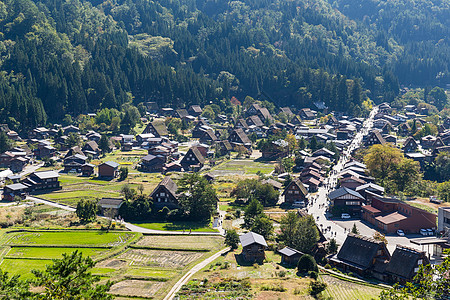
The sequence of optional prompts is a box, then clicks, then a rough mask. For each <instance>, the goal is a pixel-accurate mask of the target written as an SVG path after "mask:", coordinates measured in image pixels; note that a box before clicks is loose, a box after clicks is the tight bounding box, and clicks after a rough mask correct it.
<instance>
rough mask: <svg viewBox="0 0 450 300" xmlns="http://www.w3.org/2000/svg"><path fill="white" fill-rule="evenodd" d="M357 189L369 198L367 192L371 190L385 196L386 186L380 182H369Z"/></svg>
mask: <svg viewBox="0 0 450 300" xmlns="http://www.w3.org/2000/svg"><path fill="white" fill-rule="evenodd" d="M355 191H357V192H358V193H360V194H361V196H363V197H364V198H367V192H371V193H373V194H377V195H380V196H383V194H384V187H382V186H379V185H378V184H375V183H372V182H370V183H367V184H364V185H360V186H358V187H356V189H355Z"/></svg>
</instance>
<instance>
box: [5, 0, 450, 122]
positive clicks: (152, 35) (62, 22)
mask: <svg viewBox="0 0 450 300" xmlns="http://www.w3.org/2000/svg"><path fill="white" fill-rule="evenodd" d="M448 16H449V3H448V1H426V0H424V1H415V2H413V1H407V3H406V2H401V1H382V0H372V1H356V2H355V1H354V0H337V1H333V2H331V1H330V3H328V2H327V1H325V0H314V1H313V0H295V1H281V0H242V1H230V2H226V1H219V0H195V1H194V0H162V1H149V0H133V1H131V0H117V1H102V0H92V1H82V0H52V1H50V0H40V1H37V0H34V1H32V0H5V1H3V2H0V120H5V122H7V123H8V124H9V125H10V126H11V127H12V128H15V129H18V128H20V129H24V128H29V127H32V126H36V125H39V124H45V123H46V122H49V121H50V122H52V123H54V122H59V121H61V120H62V119H63V118H64V117H65V115H66V114H70V115H73V116H76V115H79V114H81V113H87V112H94V111H97V110H98V109H102V108H118V109H120V107H121V106H122V105H123V104H125V103H130V102H132V103H133V104H135V105H137V104H138V103H140V102H144V101H156V102H158V103H159V104H160V105H161V106H166V105H171V106H173V107H176V108H178V107H184V106H188V105H190V104H203V105H204V104H207V103H215V104H218V105H220V107H221V109H222V110H223V111H229V108H230V106H231V104H230V101H229V99H230V98H231V97H233V96H234V97H237V98H238V99H239V100H243V99H244V98H245V96H252V97H254V98H258V99H261V100H268V101H270V102H273V103H274V104H275V105H277V106H295V107H298V108H301V107H314V106H313V105H314V104H313V103H315V102H324V103H325V104H326V105H327V106H328V107H330V109H333V110H341V111H347V112H350V113H352V114H354V115H361V114H363V113H364V105H363V102H364V100H365V99H366V98H367V97H368V98H370V99H371V100H374V101H375V102H378V103H379V102H381V101H392V100H394V98H395V97H396V96H397V95H398V92H399V86H400V84H404V85H414V86H426V85H429V86H435V85H441V86H444V85H445V84H447V83H449V78H450V77H449V76H450V75H449V62H450V59H449V58H450V57H449V56H450V51H449V50H450V49H449V40H448V37H449V28H450V26H449V22H450V18H448Z"/></svg>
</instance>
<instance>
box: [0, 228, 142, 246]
mask: <svg viewBox="0 0 450 300" xmlns="http://www.w3.org/2000/svg"><path fill="white" fill-rule="evenodd" d="M134 236H135V233H131V232H130V233H123V232H109V233H105V232H101V231H35V232H16V233H11V236H10V238H9V239H8V241H7V244H9V245H12V244H20V245H46V246H48V245H80V246H107V247H114V246H119V245H122V244H124V243H126V242H127V241H128V240H129V239H131V238H133V237H134Z"/></svg>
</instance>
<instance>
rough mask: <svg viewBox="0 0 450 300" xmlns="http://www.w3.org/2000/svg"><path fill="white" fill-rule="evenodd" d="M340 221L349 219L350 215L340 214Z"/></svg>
mask: <svg viewBox="0 0 450 300" xmlns="http://www.w3.org/2000/svg"><path fill="white" fill-rule="evenodd" d="M341 219H350V215H349V214H346V213H343V214H341Z"/></svg>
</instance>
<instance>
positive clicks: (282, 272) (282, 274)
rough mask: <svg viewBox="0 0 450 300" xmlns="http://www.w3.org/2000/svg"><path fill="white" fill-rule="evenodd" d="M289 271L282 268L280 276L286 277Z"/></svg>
mask: <svg viewBox="0 0 450 300" xmlns="http://www.w3.org/2000/svg"><path fill="white" fill-rule="evenodd" d="M286 274H287V272H286V271H285V270H281V271H280V272H278V277H286Z"/></svg>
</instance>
